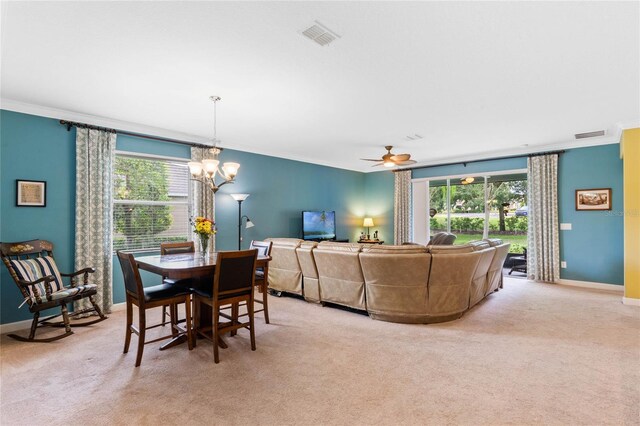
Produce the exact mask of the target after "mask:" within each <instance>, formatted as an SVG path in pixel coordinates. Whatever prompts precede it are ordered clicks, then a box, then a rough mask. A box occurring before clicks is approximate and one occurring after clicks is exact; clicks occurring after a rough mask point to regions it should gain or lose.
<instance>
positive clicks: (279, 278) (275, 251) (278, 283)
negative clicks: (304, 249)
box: [266, 238, 303, 294]
mask: <svg viewBox="0 0 640 426" xmlns="http://www.w3.org/2000/svg"><path fill="white" fill-rule="evenodd" d="M266 241H271V242H273V246H272V247H271V262H269V287H270V288H272V289H274V290H277V291H286V292H289V293H295V294H302V270H301V269H300V263H299V262H298V256H297V254H296V248H298V247H299V246H300V244H302V243H303V240H300V239H297V238H267V239H266Z"/></svg>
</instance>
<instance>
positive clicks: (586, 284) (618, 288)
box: [556, 279, 624, 293]
mask: <svg viewBox="0 0 640 426" xmlns="http://www.w3.org/2000/svg"><path fill="white" fill-rule="evenodd" d="M556 284H560V285H568V286H572V287H582V288H592V289H595V290H605V291H613V292H616V293H624V286H623V285H616V284H604V283H592V282H590V281H577V280H565V279H560V280H558V281H557V282H556Z"/></svg>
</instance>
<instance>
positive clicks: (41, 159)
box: [0, 111, 76, 324]
mask: <svg viewBox="0 0 640 426" xmlns="http://www.w3.org/2000/svg"><path fill="white" fill-rule="evenodd" d="M16 179H29V180H43V181H46V182H47V187H46V191H47V206H46V207H45V208H42V207H16V205H15V204H16ZM0 182H1V185H0V187H1V188H2V193H1V194H0V201H1V204H0V241H6V242H10V241H25V240H31V239H40V238H41V239H47V240H50V241H52V242H53V243H54V253H55V255H56V262H57V263H58V267H59V269H60V270H61V271H62V272H71V271H72V270H73V250H74V240H75V237H74V223H75V218H74V211H75V193H76V188H75V186H76V174H75V136H74V133H73V132H67V131H66V129H65V128H64V127H62V126H61V125H60V124H58V122H57V121H56V120H51V119H47V118H40V117H34V116H31V115H24V114H18V113H14V112H9V111H0ZM21 302H22V295H21V294H20V291H19V290H18V288H17V287H16V285H15V284H14V282H13V280H12V279H11V277H10V276H9V273H8V272H7V268H6V267H5V266H4V265H3V266H0V309H1V311H0V322H1V323H3V324H4V323H9V322H13V321H19V320H24V319H29V318H31V315H30V314H29V311H28V309H27V306H26V305H24V306H23V307H22V308H21V309H20V310H18V305H19V304H20V303H21Z"/></svg>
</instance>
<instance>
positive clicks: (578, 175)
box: [558, 144, 624, 285]
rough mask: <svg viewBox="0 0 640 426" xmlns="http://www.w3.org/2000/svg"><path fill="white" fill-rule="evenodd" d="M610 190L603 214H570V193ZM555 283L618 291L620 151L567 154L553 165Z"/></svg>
mask: <svg viewBox="0 0 640 426" xmlns="http://www.w3.org/2000/svg"><path fill="white" fill-rule="evenodd" d="M594 188H611V191H612V192H611V198H612V201H613V204H612V210H611V211H610V212H609V211H576V206H575V190H576V189H594ZM558 197H559V219H560V223H571V226H572V230H571V231H560V259H562V260H564V261H566V262H567V268H566V269H561V270H560V276H561V278H565V279H570V280H579V281H593V282H600V283H608V284H619V285H624V238H623V236H624V218H623V216H622V212H623V211H624V207H623V181H622V160H621V159H620V145H619V144H613V145H602V146H595V147H590V148H580V149H571V150H568V151H567V152H566V153H564V154H562V155H561V156H560V161H559V163H558Z"/></svg>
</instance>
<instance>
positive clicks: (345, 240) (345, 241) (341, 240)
mask: <svg viewBox="0 0 640 426" xmlns="http://www.w3.org/2000/svg"><path fill="white" fill-rule="evenodd" d="M305 241H315V242H317V243H319V242H322V241H331V242H333V243H348V242H349V240H348V239H338V238H333V239H331V240H323V239H322V238H312V239H310V240H305Z"/></svg>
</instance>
